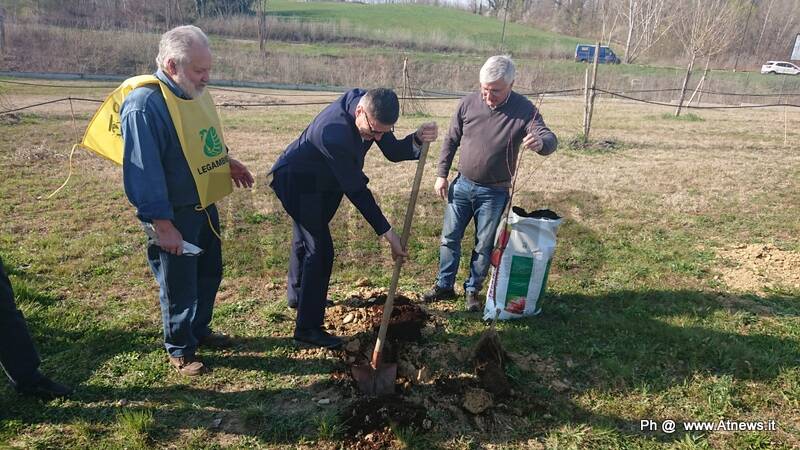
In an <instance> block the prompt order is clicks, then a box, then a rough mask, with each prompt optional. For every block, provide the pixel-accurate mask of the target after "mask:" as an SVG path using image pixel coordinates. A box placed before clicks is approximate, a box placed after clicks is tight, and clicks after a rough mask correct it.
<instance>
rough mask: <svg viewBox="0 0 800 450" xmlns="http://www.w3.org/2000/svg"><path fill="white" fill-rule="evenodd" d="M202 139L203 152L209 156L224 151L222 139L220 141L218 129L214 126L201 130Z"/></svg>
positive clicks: (211, 156)
mask: <svg viewBox="0 0 800 450" xmlns="http://www.w3.org/2000/svg"><path fill="white" fill-rule="evenodd" d="M200 139H202V140H203V153H205V154H206V156H208V157H209V158H213V157H215V156H217V155H219V154H220V153H222V150H223V148H222V141H220V139H219V135H218V134H217V130H215V129H214V127H210V128H208V129H203V130H200Z"/></svg>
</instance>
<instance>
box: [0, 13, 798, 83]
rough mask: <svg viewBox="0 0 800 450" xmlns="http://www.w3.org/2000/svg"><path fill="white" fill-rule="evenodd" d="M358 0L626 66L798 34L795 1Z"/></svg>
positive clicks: (160, 17)
mask: <svg viewBox="0 0 800 450" xmlns="http://www.w3.org/2000/svg"><path fill="white" fill-rule="evenodd" d="M359 1H361V0H359ZM459 1H460V3H459ZM362 2H366V3H419V4H429V5H439V6H449V7H460V8H464V9H469V10H471V11H472V12H473V13H475V14H481V15H487V16H494V17H497V18H498V20H507V21H513V22H518V23H522V24H528V25H532V26H535V27H537V28H541V29H545V30H550V31H554V32H558V33H563V34H567V35H571V36H580V37H583V38H586V39H587V40H590V41H592V42H593V41H600V42H602V43H604V44H606V45H612V46H613V48H614V50H615V51H616V53H618V54H619V55H620V57H621V59H622V60H623V62H624V63H628V64H630V63H637V62H645V63H653V62H655V63H668V64H690V62H691V64H693V63H694V62H696V60H697V59H698V58H701V59H703V58H705V59H707V60H709V61H710V63H711V65H712V66H713V67H717V68H732V69H745V68H750V69H752V68H755V67H757V66H759V65H760V64H762V63H763V62H764V61H766V60H775V59H778V60H781V59H784V60H787V59H789V56H790V54H791V50H792V48H793V45H794V39H795V36H796V35H797V34H798V32H800V24H798V20H800V0H365V1H362ZM12 4H13V3H12ZM19 4H20V5H22V4H25V3H24V2H19ZM27 4H28V5H30V6H28V8H33V9H34V15H35V16H36V17H37V18H38V20H39V21H41V22H44V23H50V24H55V25H64V26H85V27H101V28H105V27H115V28H128V29H134V30H137V29H161V28H162V27H164V26H165V25H166V27H170V26H173V25H175V24H178V23H186V22H191V21H193V20H195V19H197V18H202V17H211V16H237V15H258V16H260V17H261V18H262V21H263V17H264V16H263V14H264V13H266V14H267V15H268V14H269V1H268V0H33V1H31V2H28V3H27ZM15 8H19V9H22V8H24V6H18V7H15ZM15 12H18V11H8V12H7V14H9V13H11V14H13V13H15Z"/></svg>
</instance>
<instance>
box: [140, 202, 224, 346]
mask: <svg viewBox="0 0 800 450" xmlns="http://www.w3.org/2000/svg"><path fill="white" fill-rule="evenodd" d="M206 210H207V211H208V214H209V216H210V217H211V222H212V223H213V224H214V228H215V229H217V230H219V214H218V213H217V208H216V206H214V205H211V206H209V207H208V208H206ZM174 213H175V217H174V219H172V223H173V224H174V225H175V228H177V229H178V231H180V233H181V236H183V240H184V241H186V242H191V243H192V244H195V245H197V246H198V247H200V248H202V249H203V253H202V254H201V255H199V256H185V255H181V256H176V255H173V254H170V253H167V252H165V251H164V250H162V249H161V247H158V246H156V245H150V246H148V247H147V259H148V261H149V263H150V269H151V270H152V271H153V275H154V276H155V278H156V281H158V285H159V287H160V288H161V292H160V296H159V297H160V301H161V319H162V321H163V325H164V346H165V347H166V348H167V352H168V353H169V354H170V356H175V357H181V356H191V355H194V354H195V351H196V350H197V343H198V341H199V340H200V339H202V338H204V337H206V336H208V335H210V334H211V327H210V324H211V318H212V315H213V312H214V299H215V298H216V296H217V290H218V289H219V284H220V282H221V281H222V245H221V243H220V241H219V238H217V237H216V236H215V235H214V233H213V232H212V231H211V228H210V226H209V223H208V222H209V219H208V217H207V216H206V213H205V212H203V211H195V209H194V206H185V207H180V208H175V209H174Z"/></svg>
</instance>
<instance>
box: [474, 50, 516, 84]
mask: <svg viewBox="0 0 800 450" xmlns="http://www.w3.org/2000/svg"><path fill="white" fill-rule="evenodd" d="M514 72H515V69H514V61H511V57H509V56H506V55H496V56H492V57H491V58H489V59H487V60H486V62H485V63H483V67H481V75H480V81H481V83H493V82H495V81H497V80H499V79H501V78H502V79H503V81H505V82H506V83H511V82H512V81H514Z"/></svg>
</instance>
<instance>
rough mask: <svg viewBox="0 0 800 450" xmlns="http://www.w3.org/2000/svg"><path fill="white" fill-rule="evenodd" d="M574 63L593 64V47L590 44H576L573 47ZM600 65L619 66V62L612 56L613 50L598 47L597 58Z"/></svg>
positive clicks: (602, 46)
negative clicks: (598, 54) (598, 53)
mask: <svg viewBox="0 0 800 450" xmlns="http://www.w3.org/2000/svg"><path fill="white" fill-rule="evenodd" d="M575 61H578V62H593V61H594V45H592V44H578V45H576V46H575ZM597 62H598V63H600V64H619V63H620V60H619V58H617V55H615V54H614V50H611V47H608V46H606V45H601V46H600V56H599V57H598V58H597Z"/></svg>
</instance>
